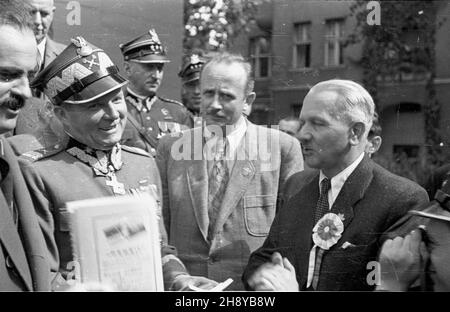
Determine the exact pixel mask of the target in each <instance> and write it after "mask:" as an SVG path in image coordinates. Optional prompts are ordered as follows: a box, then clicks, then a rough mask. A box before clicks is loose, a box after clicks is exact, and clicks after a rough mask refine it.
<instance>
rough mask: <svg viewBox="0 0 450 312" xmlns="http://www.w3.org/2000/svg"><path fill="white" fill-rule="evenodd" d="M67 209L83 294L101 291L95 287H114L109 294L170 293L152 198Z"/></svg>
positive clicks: (107, 199) (72, 204) (71, 204)
mask: <svg viewBox="0 0 450 312" xmlns="http://www.w3.org/2000/svg"><path fill="white" fill-rule="evenodd" d="M66 207H67V211H68V212H69V214H70V227H71V238H72V245H73V251H74V260H75V262H76V263H77V264H78V267H79V270H80V277H79V278H80V279H79V280H78V281H77V282H81V283H82V284H80V285H79V286H80V287H78V289H79V291H82V290H83V289H87V290H89V289H95V287H92V286H89V285H101V287H100V286H99V287H100V289H105V287H104V285H110V287H108V288H107V289H108V290H107V291H109V289H112V290H114V291H164V283H163V275H162V265H161V252H160V237H159V231H158V223H157V214H156V211H157V203H156V200H155V199H154V198H153V197H152V196H150V195H148V194H142V195H140V196H120V197H105V198H95V199H87V200H80V201H74V202H68V203H67V204H66ZM81 286H84V287H81ZM86 286H88V287H86ZM73 291H77V288H75V289H73Z"/></svg>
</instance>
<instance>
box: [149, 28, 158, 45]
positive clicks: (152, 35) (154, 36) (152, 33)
mask: <svg viewBox="0 0 450 312" xmlns="http://www.w3.org/2000/svg"><path fill="white" fill-rule="evenodd" d="M148 34H149V35H150V38H151V39H152V40H153V41H156V42H159V37H158V34H157V33H156V31H155V29H154V28H151V29H149V31H148Z"/></svg>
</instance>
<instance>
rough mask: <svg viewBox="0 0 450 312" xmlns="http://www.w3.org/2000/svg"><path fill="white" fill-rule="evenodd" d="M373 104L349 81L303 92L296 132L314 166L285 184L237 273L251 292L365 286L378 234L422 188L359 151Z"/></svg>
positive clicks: (417, 201) (417, 200) (420, 198)
mask: <svg viewBox="0 0 450 312" xmlns="http://www.w3.org/2000/svg"><path fill="white" fill-rule="evenodd" d="M373 115H374V103H373V100H372V98H371V96H370V95H369V93H368V92H367V91H366V90H365V89H364V88H363V87H361V86H360V85H359V84H357V83H355V82H352V81H349V80H329V81H324V82H321V83H318V84H317V85H315V86H314V87H313V88H312V89H311V90H310V91H309V93H308V94H307V95H306V97H305V99H304V102H303V108H302V111H301V113H300V123H301V129H300V132H299V138H300V141H301V143H302V147H303V155H304V157H305V162H306V164H307V165H308V166H309V167H310V168H315V169H318V170H312V171H308V172H306V171H305V172H302V173H298V174H295V175H293V176H292V177H291V178H290V179H289V181H288V182H287V190H286V192H285V194H286V195H285V197H284V198H283V204H282V207H281V208H280V209H279V212H278V214H277V216H276V218H275V220H274V222H273V224H272V227H271V230H270V233H269V236H268V237H267V239H266V241H265V242H264V244H263V246H262V247H261V248H259V249H258V250H257V251H256V252H254V253H253V254H252V256H251V257H250V260H249V263H248V265H247V268H246V270H245V272H244V275H243V280H244V282H245V283H246V286H247V288H249V289H255V290H371V289H373V288H374V286H375V285H371V284H374V283H371V281H370V280H369V279H368V273H369V272H370V271H368V269H367V267H368V265H370V262H371V261H375V260H376V256H377V253H378V250H379V247H380V242H379V239H380V237H381V234H382V233H383V232H384V231H386V230H387V229H388V228H389V227H390V226H391V225H392V224H394V222H396V221H397V220H398V219H399V218H400V217H402V216H403V215H404V214H405V213H406V212H407V211H408V210H410V209H412V208H417V207H418V206H419V205H422V204H425V203H427V201H428V196H427V194H426V192H425V190H424V189H422V188H421V187H420V186H418V185H417V184H415V183H414V182H412V181H409V180H407V179H405V178H401V177H399V176H396V175H394V174H392V173H390V172H388V171H387V170H385V169H383V168H381V167H380V166H378V165H377V164H375V163H374V162H372V160H370V158H369V157H368V156H367V155H366V154H365V153H364V150H365V148H366V145H367V135H368V132H369V129H370V128H371V125H372V119H373Z"/></svg>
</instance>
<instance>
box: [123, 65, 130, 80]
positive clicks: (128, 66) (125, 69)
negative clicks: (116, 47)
mask: <svg viewBox="0 0 450 312" xmlns="http://www.w3.org/2000/svg"><path fill="white" fill-rule="evenodd" d="M123 70H124V71H125V74H126V75H127V77H130V75H131V65H130V63H128V62H123Z"/></svg>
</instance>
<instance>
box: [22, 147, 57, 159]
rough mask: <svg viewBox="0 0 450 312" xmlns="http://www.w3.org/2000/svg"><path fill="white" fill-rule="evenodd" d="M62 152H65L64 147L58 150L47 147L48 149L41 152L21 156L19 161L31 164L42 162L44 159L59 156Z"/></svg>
mask: <svg viewBox="0 0 450 312" xmlns="http://www.w3.org/2000/svg"><path fill="white" fill-rule="evenodd" d="M62 150H63V148H62V147H58V148H55V147H47V148H43V149H40V150H35V151H28V152H25V153H23V154H21V155H19V159H21V160H26V161H29V162H35V161H38V160H41V159H43V158H47V157H50V156H53V155H55V154H58V153H59V152H61V151H62Z"/></svg>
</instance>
